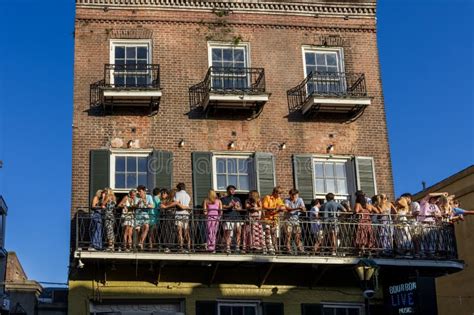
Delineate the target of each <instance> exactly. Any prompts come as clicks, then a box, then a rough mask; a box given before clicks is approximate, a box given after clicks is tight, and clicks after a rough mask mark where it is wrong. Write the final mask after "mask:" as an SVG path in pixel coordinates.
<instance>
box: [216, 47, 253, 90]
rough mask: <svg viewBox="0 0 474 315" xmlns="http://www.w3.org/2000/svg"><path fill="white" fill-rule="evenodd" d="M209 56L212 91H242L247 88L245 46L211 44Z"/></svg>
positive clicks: (248, 78)
mask: <svg viewBox="0 0 474 315" xmlns="http://www.w3.org/2000/svg"><path fill="white" fill-rule="evenodd" d="M209 54H210V60H209V63H210V65H211V66H212V72H211V76H212V82H211V84H212V88H213V89H214V90H243V89H246V88H247V87H248V86H249V80H250V77H249V75H248V71H247V69H246V68H247V67H248V66H247V46H246V45H241V46H235V45H222V44H220V45H214V44H211V45H210V47H209Z"/></svg>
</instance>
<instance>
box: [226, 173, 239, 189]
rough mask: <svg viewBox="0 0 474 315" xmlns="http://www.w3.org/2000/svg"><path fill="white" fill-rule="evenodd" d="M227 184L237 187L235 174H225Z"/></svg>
mask: <svg viewBox="0 0 474 315" xmlns="http://www.w3.org/2000/svg"><path fill="white" fill-rule="evenodd" d="M227 180H228V182H227V184H228V185H234V186H235V187H237V186H238V185H237V175H229V176H227Z"/></svg>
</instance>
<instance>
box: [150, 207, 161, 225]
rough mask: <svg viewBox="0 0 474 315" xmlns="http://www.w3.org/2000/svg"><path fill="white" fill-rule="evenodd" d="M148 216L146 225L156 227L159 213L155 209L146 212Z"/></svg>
mask: <svg viewBox="0 0 474 315" xmlns="http://www.w3.org/2000/svg"><path fill="white" fill-rule="evenodd" d="M148 216H149V219H148V224H149V225H150V226H155V225H158V223H160V212H159V211H156V210H155V209H151V210H150V211H149V212H148Z"/></svg>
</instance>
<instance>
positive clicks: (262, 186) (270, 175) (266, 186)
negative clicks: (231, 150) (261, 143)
mask: <svg viewBox="0 0 474 315" xmlns="http://www.w3.org/2000/svg"><path fill="white" fill-rule="evenodd" d="M254 165H255V175H256V179H257V180H256V182H257V183H256V184H257V190H258V192H259V193H260V195H261V196H265V195H269V194H271V193H272V190H273V187H275V182H276V180H275V159H274V157H273V154H271V153H262V152H257V153H255V163H254Z"/></svg>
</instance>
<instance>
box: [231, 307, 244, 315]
mask: <svg viewBox="0 0 474 315" xmlns="http://www.w3.org/2000/svg"><path fill="white" fill-rule="evenodd" d="M232 315H244V308H243V307H242V306H233V307H232Z"/></svg>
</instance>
